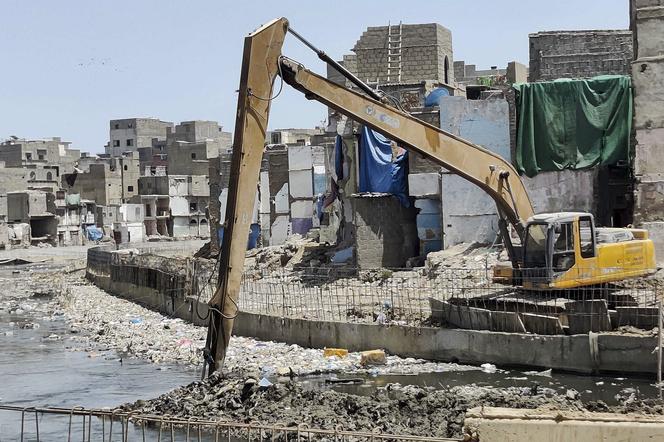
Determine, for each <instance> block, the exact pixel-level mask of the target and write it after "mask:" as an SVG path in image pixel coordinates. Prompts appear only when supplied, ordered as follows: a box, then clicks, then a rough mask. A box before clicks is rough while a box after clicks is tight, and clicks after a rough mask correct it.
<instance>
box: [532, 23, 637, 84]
mask: <svg viewBox="0 0 664 442" xmlns="http://www.w3.org/2000/svg"><path fill="white" fill-rule="evenodd" d="M528 37H529V40H530V66H529V69H530V71H529V75H528V81H530V82H534V81H548V80H555V79H557V78H588V77H594V76H596V75H604V74H621V75H629V73H630V64H631V62H632V59H633V50H632V32H631V31H629V30H597V31H547V32H537V33H535V34H530V35H529V36H528Z"/></svg>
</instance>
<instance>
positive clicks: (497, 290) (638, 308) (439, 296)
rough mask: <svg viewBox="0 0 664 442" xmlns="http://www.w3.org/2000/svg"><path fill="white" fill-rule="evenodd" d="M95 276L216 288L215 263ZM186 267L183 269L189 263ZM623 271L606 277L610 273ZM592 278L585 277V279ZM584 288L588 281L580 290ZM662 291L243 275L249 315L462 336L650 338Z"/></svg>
mask: <svg viewBox="0 0 664 442" xmlns="http://www.w3.org/2000/svg"><path fill="white" fill-rule="evenodd" d="M88 258H89V263H88V272H89V273H94V274H98V275H109V276H110V277H111V279H112V280H114V281H115V280H118V281H123V282H127V283H132V284H137V285H141V286H148V287H151V288H154V289H156V290H158V291H162V292H164V293H165V291H169V293H171V296H195V297H196V298H197V299H198V300H199V301H201V302H207V301H208V300H210V299H211V298H212V295H213V293H214V290H215V289H216V271H215V270H216V269H215V263H214V262H210V261H205V260H193V261H188V260H181V261H178V260H174V259H173V258H161V260H162V261H163V262H162V261H160V263H159V265H155V263H154V260H155V259H157V258H158V257H153V256H144V255H135V256H127V255H117V254H114V256H113V257H112V258H111V259H110V260H109V259H108V258H106V257H103V256H99V257H95V256H90V253H89V256H88ZM183 263H184V264H183ZM617 270H620V271H624V270H625V269H605V271H607V272H611V271H617ZM587 272H590V270H588V271H585V270H583V269H581V270H578V274H579V275H582V274H584V273H587ZM522 276H524V279H526V280H527V281H528V282H529V283H530V286H533V287H536V286H538V285H543V284H545V283H547V282H548V280H547V278H546V275H545V274H544V272H543V271H542V269H536V270H532V271H530V270H525V271H522ZM577 282H578V283H579V284H580V283H582V281H581V280H580V279H579V280H578V281H577ZM661 289H662V287H661V282H660V280H659V279H655V278H647V277H642V278H635V279H627V280H624V281H620V282H613V283H608V282H605V283H599V284H594V285H586V286H583V285H582V286H580V287H574V288H568V289H526V288H523V287H514V286H508V285H504V284H501V283H498V282H495V281H494V280H493V277H492V271H491V269H490V268H489V267H488V266H485V265H484V263H479V265H477V266H475V268H472V267H464V268H452V267H438V268H436V269H428V268H426V267H424V268H417V269H391V270H387V269H377V270H370V271H367V270H360V269H357V268H348V267H316V268H302V269H277V270H262V271H251V272H245V274H244V275H243V278H242V284H241V291H240V299H239V308H240V310H241V311H244V312H250V313H257V314H264V315H273V316H280V317H284V318H299V319H310V320H317V321H342V322H361V323H378V324H401V325H414V326H423V325H424V326H428V325H436V326H437V325H443V326H447V327H454V328H465V329H476V330H492V331H499V332H508V333H536V334H553V335H555V334H584V333H589V332H601V331H614V330H620V331H631V332H637V333H642V332H644V331H645V332H647V331H649V330H652V329H654V328H656V327H657V320H658V309H657V302H658V300H659V299H660V298H661Z"/></svg>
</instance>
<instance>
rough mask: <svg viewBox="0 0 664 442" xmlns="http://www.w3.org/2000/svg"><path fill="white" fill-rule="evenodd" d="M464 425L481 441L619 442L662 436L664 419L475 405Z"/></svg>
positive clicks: (467, 413)
mask: <svg viewBox="0 0 664 442" xmlns="http://www.w3.org/2000/svg"><path fill="white" fill-rule="evenodd" d="M464 427H465V433H467V434H473V433H476V434H477V437H478V439H479V440H480V441H491V442H512V441H527V440H532V441H538V442H559V441H567V442H591V441H592V442H595V441H597V442H599V441H602V442H622V441H646V440H659V439H661V436H662V434H664V419H662V417H661V416H657V415H654V416H653V415H643V414H636V413H633V414H618V413H589V412H585V413H582V412H572V411H560V410H556V411H547V410H537V411H533V410H521V409H513V408H495V407H478V408H471V409H470V410H468V411H467V412H466V416H465V419H464Z"/></svg>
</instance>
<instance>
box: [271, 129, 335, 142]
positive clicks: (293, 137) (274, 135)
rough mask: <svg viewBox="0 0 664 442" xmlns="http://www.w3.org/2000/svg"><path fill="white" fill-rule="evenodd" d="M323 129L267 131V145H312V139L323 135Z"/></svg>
mask: <svg viewBox="0 0 664 442" xmlns="http://www.w3.org/2000/svg"><path fill="white" fill-rule="evenodd" d="M324 132H325V131H324V130H323V129H322V128H315V129H293V128H290V129H274V130H269V131H267V134H266V137H265V143H266V144H286V145H310V144H311V139H312V138H313V137H315V136H316V135H322V134H323V133H324Z"/></svg>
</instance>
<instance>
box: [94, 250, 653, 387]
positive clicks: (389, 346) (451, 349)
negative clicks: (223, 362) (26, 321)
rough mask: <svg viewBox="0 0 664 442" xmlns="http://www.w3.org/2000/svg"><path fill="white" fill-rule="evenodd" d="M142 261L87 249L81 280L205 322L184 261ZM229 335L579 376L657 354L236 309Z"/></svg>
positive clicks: (605, 341) (634, 339) (599, 339)
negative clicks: (143, 263)
mask: <svg viewBox="0 0 664 442" xmlns="http://www.w3.org/2000/svg"><path fill="white" fill-rule="evenodd" d="M120 256H121V255H120ZM143 259H145V261H146V262H149V263H152V264H153V265H156V264H159V257H155V256H149V257H145V258H142V257H141V255H139V256H133V257H125V258H118V254H113V253H111V251H110V250H107V249H104V248H102V247H97V248H92V249H89V250H88V269H87V278H88V279H89V280H91V281H92V282H94V283H95V284H96V285H98V286H99V287H101V288H103V289H104V290H106V291H108V292H109V293H112V294H114V295H117V296H120V297H122V298H125V299H128V300H131V301H134V302H137V303H139V304H142V305H144V306H146V307H148V308H150V309H154V310H157V311H160V312H162V313H164V314H167V315H172V316H175V317H179V318H182V319H183V320H186V321H189V322H192V323H194V324H197V325H202V326H205V325H207V320H205V319H202V318H206V317H207V304H205V303H204V302H201V301H199V300H197V298H196V297H194V296H191V295H189V294H188V293H190V290H189V288H188V287H187V286H188V285H190V283H191V281H190V279H189V278H188V276H187V274H186V272H185V270H184V267H185V266H182V267H183V270H182V275H175V277H174V278H173V279H168V278H165V277H162V278H164V279H160V280H158V279H155V278H156V277H148V276H147V275H148V274H149V273H150V272H153V273H154V272H157V273H163V272H161V270H158V269H149V268H143V269H142V270H141V271H140V272H139V273H136V260H143ZM163 261H164V262H163V263H161V264H163V265H166V262H167V261H168V265H169V266H170V267H169V268H170V270H171V271H173V269H176V268H177V267H178V266H177V263H174V262H173V260H172V259H171V258H163ZM132 272H133V273H132ZM143 273H144V274H143ZM127 275H136V276H132V277H128V276H127ZM141 275H142V276H141ZM171 276H173V275H171ZM157 281H161V283H158V282H157ZM169 281H170V282H169ZM166 286H169V287H170V288H165V287H166ZM233 333H234V334H235V335H238V336H248V337H255V338H258V339H261V340H270V341H279V342H286V343H289V344H298V345H301V346H303V347H311V348H323V347H343V348H348V349H349V350H350V351H359V350H367V349H372V348H384V349H385V350H386V351H387V352H388V353H390V354H394V355H399V356H403V357H414V358H423V359H430V360H437V361H454V362H460V363H468V364H483V363H486V362H488V363H492V364H495V365H498V366H524V367H536V368H553V369H556V370H565V371H572V372H580V373H592V372H620V373H632V374H654V373H656V369H657V354H656V353H653V348H655V347H656V345H657V340H656V337H654V336H641V335H620V334H613V333H591V334H590V335H573V336H564V335H558V336H544V335H535V334H525V333H499V332H490V331H479V330H461V329H446V328H434V327H412V326H401V325H390V326H388V325H379V324H373V323H347V322H335V321H311V320H306V319H297V318H282V317H278V316H270V315H262V314H256V313H247V312H240V314H239V315H238V316H237V318H236V320H235V327H234V330H233Z"/></svg>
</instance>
